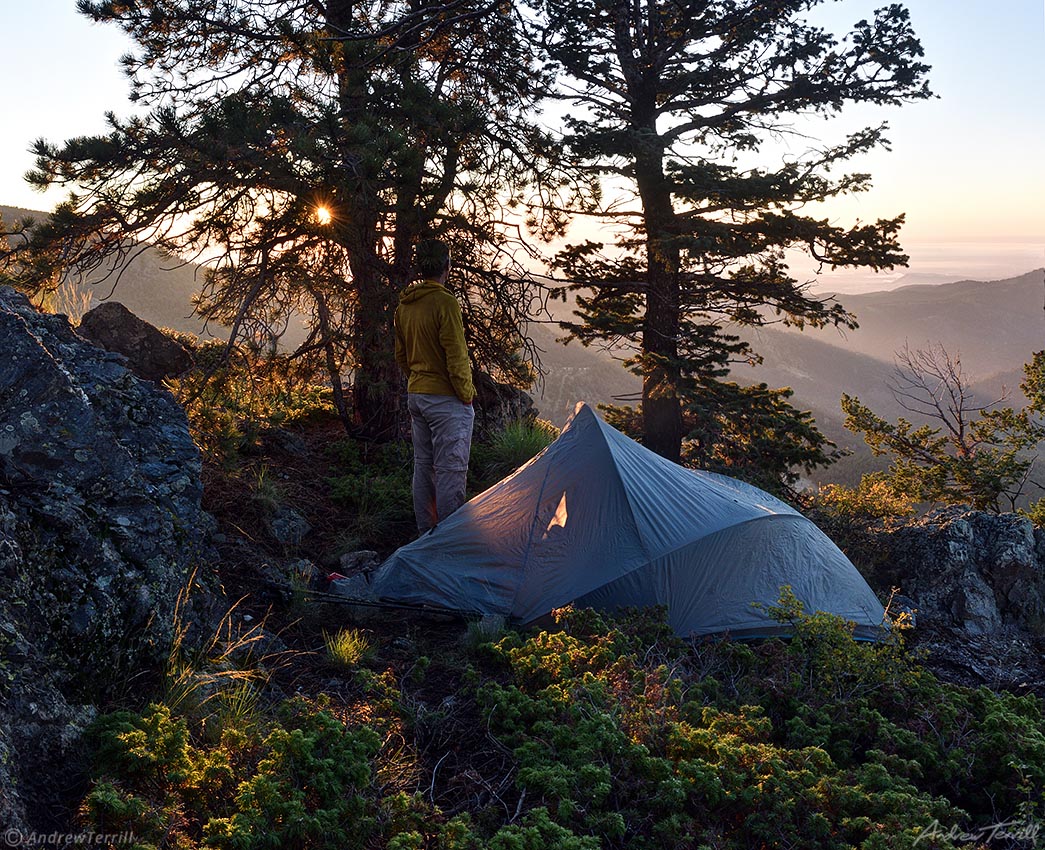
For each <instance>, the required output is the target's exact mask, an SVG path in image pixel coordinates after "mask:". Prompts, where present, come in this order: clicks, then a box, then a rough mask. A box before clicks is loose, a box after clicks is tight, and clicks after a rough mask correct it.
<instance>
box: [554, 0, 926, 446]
mask: <svg viewBox="0 0 1045 850" xmlns="http://www.w3.org/2000/svg"><path fill="white" fill-rule="evenodd" d="M819 3H820V0H542V4H541V8H542V11H543V14H544V17H545V28H544V30H543V37H542V44H543V47H544V49H545V51H546V52H547V54H548V56H549V57H550V58H551V60H552V61H553V62H554V63H555V65H556V66H557V67H558V68H559V69H560V71H561V74H562V75H563V79H562V80H561V82H560V88H559V91H560V96H561V97H562V98H564V99H566V100H567V101H569V102H570V103H571V104H572V110H571V112H570V116H569V117H568V118H567V123H568V133H567V135H566V138H565V144H566V146H567V152H568V155H569V157H570V158H571V160H572V163H573V164H574V165H575V166H576V167H577V168H578V169H580V170H581V171H582V172H583V173H585V174H587V175H589V176H594V177H597V178H599V180H600V181H601V182H602V185H603V192H602V195H601V196H598V195H596V196H592V197H590V198H589V200H588V205H587V208H586V211H587V212H588V213H589V214H592V215H594V216H597V220H599V221H601V222H603V223H604V224H605V225H606V226H607V228H612V227H615V228H617V229H618V230H619V231H622V235H621V236H620V237H619V238H618V239H617V240H616V244H615V245H614V246H612V248H610V249H608V248H607V246H606V245H605V244H604V243H602V242H591V241H589V242H585V243H583V244H579V245H573V246H570V247H569V248H568V249H567V250H565V251H563V252H562V253H561V254H560V256H559V258H558V269H559V270H560V271H561V272H562V273H563V274H564V275H565V277H566V278H567V279H568V280H570V281H572V282H573V283H574V284H575V285H583V287H584V288H585V289H584V291H585V292H586V293H587V294H586V295H582V296H580V297H579V298H578V305H579V307H580V309H579V311H578V312H579V314H580V317H581V321H578V322H576V323H573V324H572V325H568V328H569V330H571V332H572V333H573V334H575V335H576V336H577V337H579V338H580V339H581V340H582V341H584V342H586V343H590V342H592V341H595V340H602V341H605V340H617V341H626V342H629V343H631V344H632V345H633V346H634V348H635V350H636V351H637V355H636V357H635V358H634V360H633V362H632V366H633V368H634V369H635V370H636V371H638V372H639V373H640V374H641V375H642V377H643V389H642V404H641V418H642V426H641V437H642V439H643V441H644V442H645V444H646V445H647V446H648V447H649V448H651V449H653V450H654V451H657V452H658V453H660V454H662V455H664V456H665V457H668V458H670V459H672V460H676V461H677V460H678V459H679V458H680V456H681V455H682V453H683V452H682V442H683V439H684V438H686V437H687V436H688V435H689V434H691V433H693V432H699V433H703V434H705V435H707V434H709V433H712V432H713V431H714V430H715V427H714V424H713V423H712V422H709V421H707V418H708V417H712V418H714V417H715V416H719V417H721V416H723V415H727V414H726V413H725V411H726V408H721V409H719V408H718V407H716V399H717V398H723V399H728V400H729V402H730V403H734V402H737V401H738V400H739V399H740V396H742V395H743V392H742V388H738V387H736V385H732V386H730V385H728V384H727V383H726V382H724V381H723V380H722V378H723V377H724V375H725V374H726V372H727V371H728V367H729V364H730V363H731V362H734V361H737V360H743V359H749V358H751V357H754V356H755V355H754V354H753V352H752V351H751V349H750V346H749V345H748V344H747V343H746V342H745V341H743V340H742V339H741V338H739V337H738V336H737V335H736V334H735V333H728V332H727V330H726V329H725V328H726V326H728V325H734V326H736V325H759V324H762V323H765V322H767V321H770V320H783V321H786V322H790V323H793V324H795V325H799V326H801V325H803V324H807V323H808V324H812V325H822V324H825V323H836V324H844V325H849V326H850V327H852V326H853V318H852V317H851V316H850V315H848V314H847V313H846V312H845V310H844V309H843V308H842V307H841V306H840V305H838V304H837V303H833V302H832V301H830V300H828V299H825V298H821V297H817V296H814V295H812V294H811V293H810V292H809V291H807V289H806V288H805V287H804V286H803V285H802V284H801V283H800V282H799V281H798V280H796V279H795V277H793V276H792V274H791V272H790V271H789V268H788V265H787V262H786V261H785V251H787V250H789V249H798V250H800V251H804V252H805V253H806V254H808V255H810V256H811V257H812V258H814V259H815V260H817V261H819V262H820V263H821V264H822V265H826V266H831V267H837V266H864V267H870V268H873V269H883V268H891V267H893V266H895V265H898V264H903V263H905V262H906V259H907V258H906V256H905V255H904V254H903V253H902V252H901V249H900V247H899V245H898V242H897V236H898V231H899V229H900V226H901V224H902V222H903V216H902V215H898V216H897V217H895V218H890V219H880V220H878V221H875V222H873V223H860V222H857V223H855V224H853V225H851V226H839V225H837V224H834V223H831V222H830V221H828V220H827V219H826V218H817V217H816V216H814V215H812V214H810V213H809V212H808V211H807V209H804V208H807V207H809V205H811V204H814V203H815V202H818V201H823V200H826V199H829V198H833V197H836V196H839V195H843V194H846V193H851V192H860V191H863V190H865V189H867V188H868V186H869V185H870V184H869V180H870V178H869V176H868V175H866V174H839V173H838V171H839V169H841V168H842V167H844V165H845V164H846V162H847V161H848V160H850V159H852V158H853V157H855V156H857V155H859V154H862V153H865V152H867V151H870V150H872V149H875V148H878V147H882V146H886V145H887V144H888V143H887V139H886V135H885V133H886V130H887V128H886V125H884V124H882V125H879V126H873V127H868V128H866V129H863V130H861V131H860V132H856V133H853V134H851V135H849V136H848V137H847V138H846V139H845V140H844V141H840V142H837V143H832V144H824V145H820V146H810V148H809V150H808V151H807V152H805V153H802V154H796V155H794V156H792V157H790V158H788V159H787V160H786V161H783V162H774V161H773V158H772V157H771V155H770V154H769V153H768V152H767V146H768V144H769V143H770V142H772V141H774V140H779V139H780V138H781V137H782V136H786V135H787V134H788V132H789V130H790V128H791V126H792V124H793V122H794V121H795V120H796V119H797V118H799V117H802V116H808V115H821V116H824V117H830V116H833V115H835V114H837V113H839V112H840V111H841V110H843V108H845V107H846V106H847V105H850V104H861V103H867V104H886V105H898V104H902V103H905V102H908V101H913V100H917V99H920V98H925V97H928V96H930V92H929V90H928V88H927V84H926V82H925V77H926V74H927V72H928V67H927V66H926V65H924V64H923V63H922V62H921V61H919V57H920V56H921V55H922V48H921V45H920V43H919V42H918V40H917V38H916V37H915V34H914V33H913V32H912V29H911V26H910V22H909V17H908V13H907V11H906V10H905V9H904V8H903V7H902V6H900V5H897V4H891V5H889V6H887V7H885V8H883V9H881V10H879V11H878V12H877V13H876V15H875V17H874V19H873V20H870V21H860V22H858V23H857V24H856V25H855V27H854V29H853V30H852V32H851V33H850V34H849V35H847V36H846V37H844V38H842V39H840V40H839V39H836V38H835V37H833V36H832V35H831V34H829V33H828V32H826V31H825V30H824V29H822V28H821V27H818V26H816V25H814V24H812V23H809V22H808V15H807V13H808V12H809V11H810V10H811V9H812V8H813V7H815V6H817V5H819ZM777 158H779V155H777ZM624 197H629V198H631V199H632V206H631V207H630V208H628V202H627V201H625V200H622V198H624ZM756 395H757V393H756ZM775 398H776V402H774V404H772V405H770V407H773V408H775V414H776V415H779V416H780V417H782V418H781V419H779V422H780V424H781V425H782V426H783V427H785V428H786V427H788V426H787V424H786V423H787V421H788V420H790V422H791V423H792V426H793V427H792V428H791V431H792V433H795V434H798V433H800V432H801V431H802V430H803V429H804V428H805V427H806V426H807V425H808V421H807V420H806V418H805V417H804V415H803V414H800V413H798V412H797V411H795V410H794V409H793V408H791V407H790V405H789V404H787V403H786V396H785V395H783V394H782V393H777V394H776V396H775ZM716 411H717V412H716ZM701 419H703V420H704V421H698V420H701ZM803 423H804V424H803ZM811 445H812V444H807V446H811ZM709 451H710V449H708V450H707V451H705V454H708V452H709Z"/></svg>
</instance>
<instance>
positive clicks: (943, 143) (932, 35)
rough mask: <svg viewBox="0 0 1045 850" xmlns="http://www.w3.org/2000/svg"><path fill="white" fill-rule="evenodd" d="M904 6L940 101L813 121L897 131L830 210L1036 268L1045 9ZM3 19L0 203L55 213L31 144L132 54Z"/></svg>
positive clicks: (937, 257) (857, 3) (67, 13)
mask: <svg viewBox="0 0 1045 850" xmlns="http://www.w3.org/2000/svg"><path fill="white" fill-rule="evenodd" d="M885 4H886V0H877V2H875V1H874V0H838V2H828V3H826V4H825V5H824V7H823V8H822V9H821V10H819V11H818V18H819V19H820V20H821V21H822V22H824V23H825V24H827V25H828V26H829V27H830V28H831V29H833V30H835V31H836V32H844V31H845V30H847V29H848V27H849V26H850V25H851V24H852V23H854V22H855V21H857V20H859V19H860V18H864V17H869V16H870V15H871V14H872V11H873V9H874V8H876V7H878V6H882V5H885ZM905 5H906V6H907V8H908V9H909V10H910V12H911V18H912V22H913V24H914V28H915V30H916V32H917V33H918V35H919V36H920V38H921V40H922V44H923V46H924V47H925V51H926V56H925V61H926V62H928V64H930V65H932V66H933V70H932V72H931V75H930V81H931V86H932V88H933V90H934V91H935V92H936V93H937V94H938V95H939V99H937V100H932V101H925V102H919V103H914V104H910V105H907V106H904V107H901V108H898V109H883V110H876V111H873V112H871V111H868V112H860V113H858V114H853V115H852V116H850V117H849V118H845V119H843V120H842V121H839V122H837V123H833V124H832V123H821V122H817V123H816V124H815V125H812V129H813V131H814V132H816V133H817V134H818V135H821V136H822V137H823V138H824V139H825V140H827V139H832V138H838V137H841V136H842V135H843V134H844V133H845V132H847V131H849V130H852V129H855V128H856V127H857V126H859V125H862V124H865V123H870V122H877V121H878V120H881V119H884V120H887V121H888V122H889V123H890V126H891V128H892V130H891V132H890V134H889V137H890V139H891V140H892V143H893V145H892V147H893V149H892V151H891V152H881V153H876V154H873V155H870V156H868V157H865V158H864V159H863V160H858V161H855V162H854V163H853V168H852V170H860V171H867V172H870V173H871V174H872V175H873V178H874V184H875V185H874V189H873V190H872V191H871V192H869V193H866V194H864V195H861V196H857V197H856V198H854V199H852V200H849V201H845V202H842V203H840V204H838V205H836V206H834V207H832V208H831V209H830V210H829V211H828V212H827V213H825V214H829V215H830V217H831V218H832V219H835V220H837V221H839V222H840V223H844V222H847V221H851V220H852V219H853V218H856V217H859V218H861V219H863V220H865V221H866V220H870V219H874V218H877V217H879V216H892V215H895V214H896V213H898V212H906V213H907V226H906V228H905V230H904V231H903V234H902V239H903V243H904V245H905V247H906V248H907V250H908V251H909V252H910V253H911V255H912V262H911V271H912V272H923V273H933V272H935V273H943V274H968V276H976V277H1001V276H1005V275H1007V274H1016V273H1019V272H1021V271H1029V270H1030V269H1032V268H1036V267H1041V266H1042V265H1045V165H1043V164H1042V162H1043V160H1045V157H1043V152H1045V144H1043V141H1045V60H1043V53H1045V3H1043V2H1042V0H907V2H906V4H905ZM0 11H2V15H0V55H2V56H3V57H4V59H5V60H6V61H5V69H6V74H5V76H4V82H5V97H4V109H3V116H4V120H3V132H2V133H0V204H5V205H10V206H20V207H28V208H32V209H50V208H51V207H53V205H54V204H55V203H56V202H57V201H58V200H60V199H61V197H62V195H61V193H55V192H50V193H48V194H46V195H41V194H39V193H38V192H36V191H34V190H33V189H31V188H30V187H29V186H28V185H27V184H26V183H25V182H24V181H23V179H22V175H23V174H24V173H25V172H26V171H27V170H28V169H30V168H31V167H32V165H33V162H32V157H31V156H30V155H29V153H28V148H29V146H30V144H31V143H32V141H33V140H34V139H35V138H37V137H40V136H43V137H44V138H46V139H48V140H49V141H53V142H60V141H62V140H64V139H66V138H69V137H73V136H79V135H90V134H94V133H98V132H101V131H103V130H104V120H103V116H104V113H105V112H106V111H107V110H111V111H113V112H116V113H117V114H118V115H121V116H125V115H127V114H129V112H130V110H131V104H130V103H129V101H128V100H127V92H128V86H127V82H126V80H125V79H124V78H123V76H122V74H121V73H120V70H119V67H118V60H119V57H120V56H121V54H123V53H124V52H126V51H127V50H128V48H129V47H130V44H129V42H128V41H127V40H126V39H125V38H124V37H123V35H122V33H120V32H119V31H118V30H117V29H116V28H114V27H111V26H100V25H95V24H92V23H90V22H89V21H88V20H87V19H86V18H83V17H82V16H80V15H78V14H77V13H76V4H75V0H33V2H25V0H0ZM839 288H845V285H844V282H840V283H839ZM857 288H860V287H857Z"/></svg>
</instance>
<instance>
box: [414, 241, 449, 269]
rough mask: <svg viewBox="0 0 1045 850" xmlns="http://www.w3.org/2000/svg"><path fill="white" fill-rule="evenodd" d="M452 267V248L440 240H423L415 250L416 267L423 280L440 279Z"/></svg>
mask: <svg viewBox="0 0 1045 850" xmlns="http://www.w3.org/2000/svg"><path fill="white" fill-rule="evenodd" d="M449 265H450V246H449V245H447V244H446V243H445V242H443V241H441V240H439V239H422V240H421V241H420V242H418V243H417V247H416V248H414V267H415V268H416V269H417V273H418V274H419V275H420V276H421V277H423V278H429V277H439V276H440V275H441V274H442V273H443V272H445V271H446V270H447V268H448V267H449Z"/></svg>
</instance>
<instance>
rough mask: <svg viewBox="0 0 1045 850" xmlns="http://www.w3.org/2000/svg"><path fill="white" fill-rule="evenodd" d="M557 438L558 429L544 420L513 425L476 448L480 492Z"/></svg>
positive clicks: (474, 468) (476, 468)
mask: <svg viewBox="0 0 1045 850" xmlns="http://www.w3.org/2000/svg"><path fill="white" fill-rule="evenodd" d="M558 436H559V429H558V428H556V427H555V426H554V425H552V424H551V423H550V422H546V421H545V420H543V419H538V420H536V421H534V422H528V421H525V420H516V421H515V422H510V423H509V424H508V425H506V426H505V427H504V428H503V429H502V430H501V431H498V432H497V433H496V434H494V435H493V437H491V438H490V440H488V441H487V442H486V443H484V444H482V445H476V446H473V449H472V458H473V463H472V473H473V476H474V479H475V481H476V482H477V483H478V485H479V486H480V488H481V489H485V488H486V487H489V486H491V485H493V484H496V483H497V482H498V481H500V480H501V479H502V478H504V477H506V476H508V475H510V474H511V473H513V472H514V471H515V470H516V469H518V468H519V467H520V466H522V465H523V464H524V463H526V462H527V461H528V460H530V459H531V458H533V457H535V456H536V455H538V454H540V453H541V452H542V451H544V450H545V449H546V448H547V447H548V446H549V445H550V444H551V443H552V442H554V440H555V438H556V437H558Z"/></svg>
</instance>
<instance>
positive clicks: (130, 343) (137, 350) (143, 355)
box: [78, 301, 192, 382]
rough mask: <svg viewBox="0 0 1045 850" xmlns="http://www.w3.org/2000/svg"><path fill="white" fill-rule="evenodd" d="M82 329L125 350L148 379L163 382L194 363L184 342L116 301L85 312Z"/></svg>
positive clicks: (129, 361) (107, 346)
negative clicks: (178, 340)
mask: <svg viewBox="0 0 1045 850" xmlns="http://www.w3.org/2000/svg"><path fill="white" fill-rule="evenodd" d="M78 333H79V334H80V336H82V337H83V338H84V339H87V340H90V341H91V342H93V343H94V344H95V345H98V346H101V347H102V348H104V349H106V350H107V351H115V352H117V353H118V354H122V355H123V356H124V357H126V358H127V365H128V366H129V367H130V369H131V371H132V372H134V374H136V375H137V376H138V377H140V378H145V380H147V381H156V382H159V381H162V380H163V379H164V378H171V377H174V376H176V375H180V374H182V373H183V372H185V371H186V370H187V369H189V368H191V366H192V355H191V354H189V352H188V350H187V349H186V348H185V347H184V346H183V345H181V344H180V343H178V342H176V341H174V340H173V339H171V338H170V337H169V336H167V335H166V334H165V333H163V332H162V331H160V330H158V329H156V328H155V327H153V326H152V325H150V324H149V323H148V322H146V321H144V320H142V319H139V318H138V317H137V316H135V315H134V313H132V312H131V311H130V310H128V309H127V308H126V307H124V306H123V305H122V304H120V303H119V302H116V301H107V302H106V303H104V304H100V305H98V306H97V307H95V308H94V309H93V310H89V311H88V312H86V313H84V315H83V318H82V319H81V320H80V327H79V328H78Z"/></svg>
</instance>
